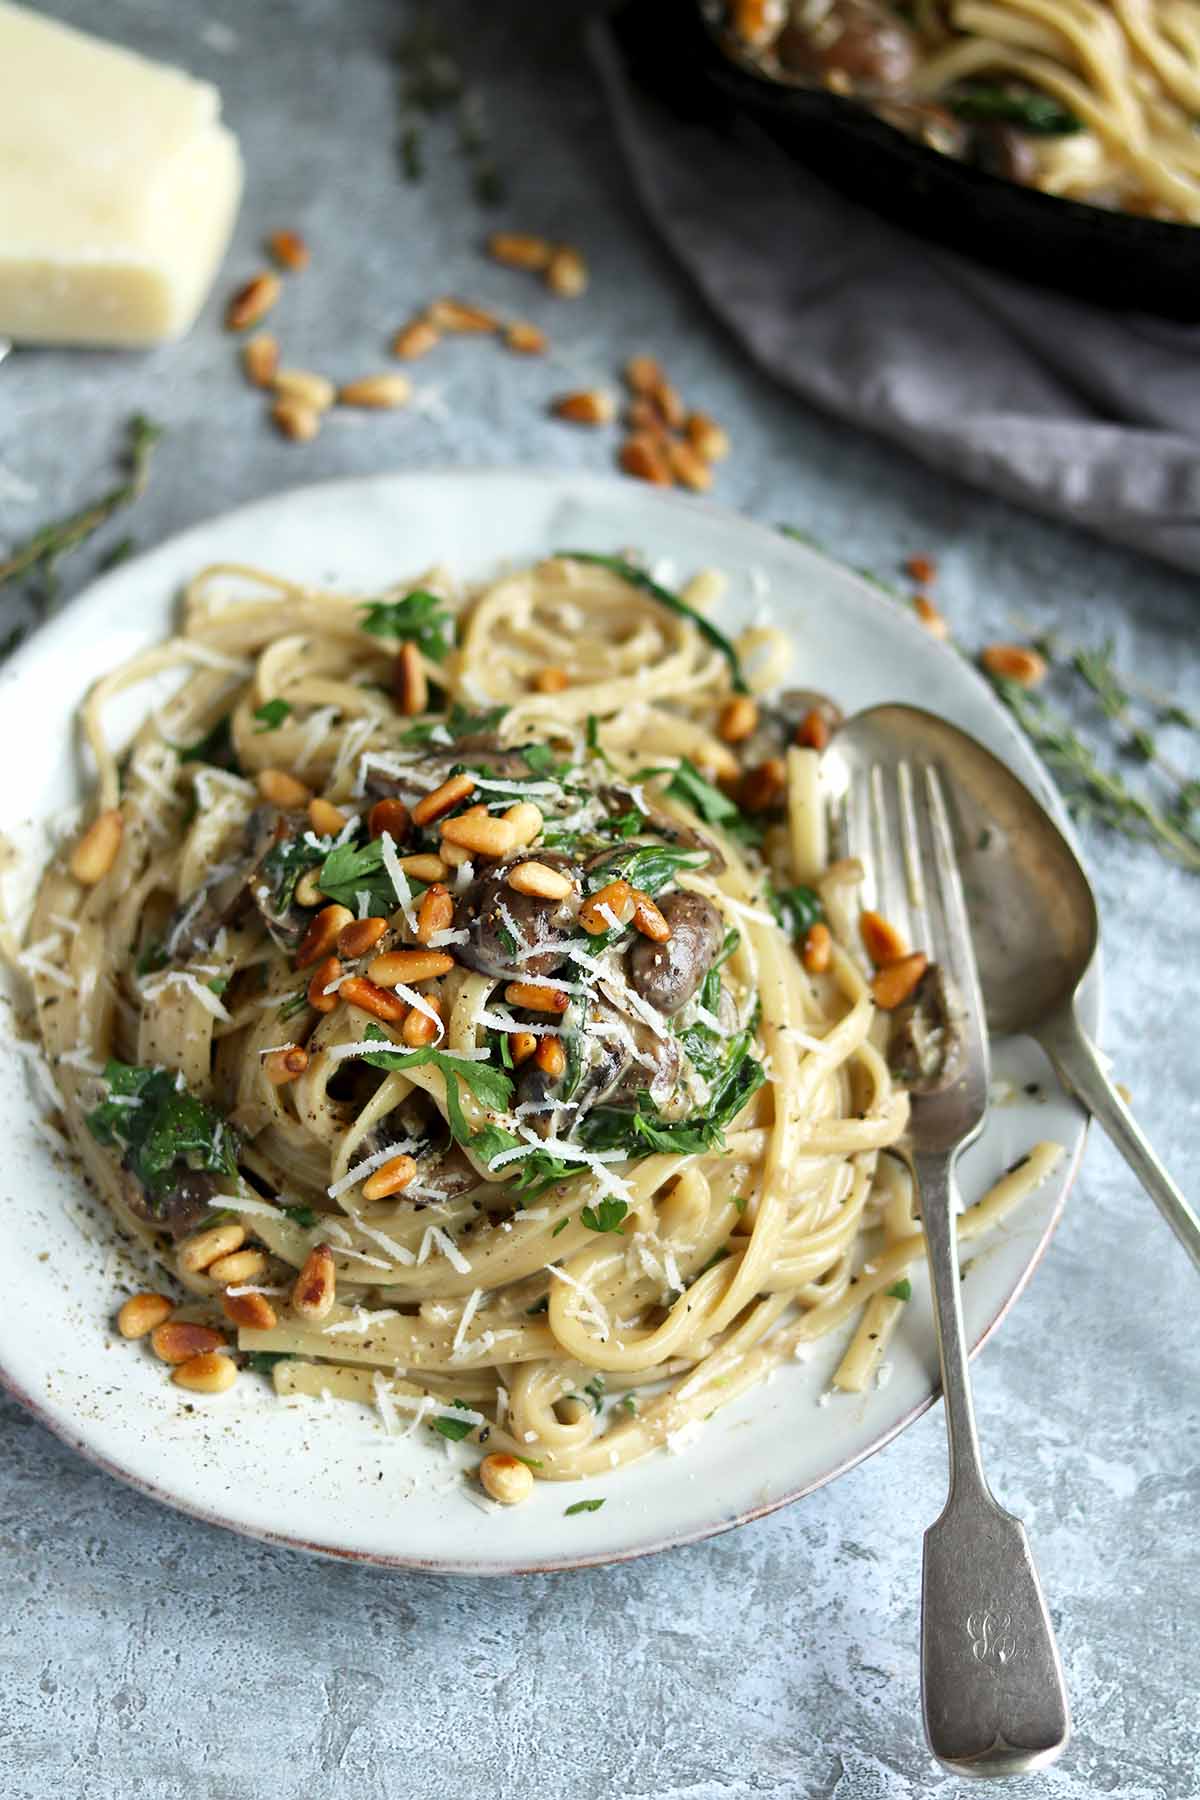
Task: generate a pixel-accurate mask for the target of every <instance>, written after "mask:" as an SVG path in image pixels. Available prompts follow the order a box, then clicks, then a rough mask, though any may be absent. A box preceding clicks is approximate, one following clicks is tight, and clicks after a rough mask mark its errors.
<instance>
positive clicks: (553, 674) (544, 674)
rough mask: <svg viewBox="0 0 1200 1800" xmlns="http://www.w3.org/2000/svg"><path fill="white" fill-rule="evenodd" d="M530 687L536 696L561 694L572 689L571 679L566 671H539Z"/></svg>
mask: <svg viewBox="0 0 1200 1800" xmlns="http://www.w3.org/2000/svg"><path fill="white" fill-rule="evenodd" d="M529 685H530V687H531V688H532V689H533V691H534V693H535V694H561V693H562V691H563V689H564V688H569V687H570V685H571V677H570V676H569V675H568V674H567V671H566V670H565V669H539V670H538V672H537V674H536V675H535V676H534V677H533V680H532V681H531V682H530V684H529Z"/></svg>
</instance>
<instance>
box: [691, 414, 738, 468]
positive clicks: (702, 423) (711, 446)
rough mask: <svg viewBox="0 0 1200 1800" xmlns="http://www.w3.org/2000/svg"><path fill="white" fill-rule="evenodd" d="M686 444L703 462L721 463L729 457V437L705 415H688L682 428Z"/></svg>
mask: <svg viewBox="0 0 1200 1800" xmlns="http://www.w3.org/2000/svg"><path fill="white" fill-rule="evenodd" d="M684 429H685V431H686V432H687V440H688V443H689V444H690V445H691V446H692V449H693V450H694V451H695V452H696V454H697V456H702V457H703V458H704V460H705V462H710V463H714V462H723V461H724V460H725V458H726V457H727V456H728V455H729V435H728V433H727V432H726V431H725V430H724V429H723V428H722V427H721V426H720V425H718V424H717V422H716V420H715V419H710V418H709V416H708V414H707V413H702V412H693V413H689V414H688V416H687V420H686V423H685V426H684Z"/></svg>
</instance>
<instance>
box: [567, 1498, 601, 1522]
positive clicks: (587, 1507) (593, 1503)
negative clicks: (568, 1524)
mask: <svg viewBox="0 0 1200 1800" xmlns="http://www.w3.org/2000/svg"><path fill="white" fill-rule="evenodd" d="M603 1505H604V1502H603V1500H576V1502H575V1504H574V1505H573V1506H566V1507H564V1508H563V1518H564V1519H569V1518H571V1516H572V1515H573V1514H574V1513H585V1512H599V1511H600V1508H601V1507H602V1506H603Z"/></svg>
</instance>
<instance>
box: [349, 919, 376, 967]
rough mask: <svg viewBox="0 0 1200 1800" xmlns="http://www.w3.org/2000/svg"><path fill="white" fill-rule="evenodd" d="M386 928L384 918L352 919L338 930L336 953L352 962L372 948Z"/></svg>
mask: <svg viewBox="0 0 1200 1800" xmlns="http://www.w3.org/2000/svg"><path fill="white" fill-rule="evenodd" d="M386 930H387V920H386V919H354V920H352V921H351V923H350V924H349V925H343V926H342V929H341V930H340V931H339V932H338V940H337V953H338V955H339V956H343V957H345V959H346V961H347V962H353V961H354V960H355V958H356V957H359V956H365V955H366V954H367V951H368V950H373V949H374V948H375V946H376V944H377V943H378V942H379V940H380V938H381V937H382V936H383V934H384V932H385V931H386Z"/></svg>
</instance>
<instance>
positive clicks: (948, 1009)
mask: <svg viewBox="0 0 1200 1800" xmlns="http://www.w3.org/2000/svg"><path fill="white" fill-rule="evenodd" d="M960 1043H961V1039H960V1033H959V1028H958V1023H957V1020H956V1018H955V1013H954V1008H953V1006H952V1005H951V1002H950V996H949V994H948V992H947V990H946V982H945V978H944V977H943V975H942V971H941V969H940V968H939V966H938V964H937V963H931V964H930V966H929V968H928V969H926V971H925V973H924V975H923V976H922V977H921V980H920V982H919V983H918V985H917V987H916V989H915V990H914V992H913V996H912V998H911V999H910V1000H908V1001H907V1002H906V1003H905V1004H904V1005H903V1006H899V1007H897V1008H896V1010H895V1012H894V1013H893V1014H892V1029H891V1036H890V1038H889V1040H888V1067H889V1068H890V1069H891V1071H892V1074H893V1075H894V1076H895V1077H896V1080H897V1081H899V1082H902V1083H903V1085H904V1086H905V1087H906V1088H909V1089H911V1090H912V1092H914V1093H919V1094H932V1093H936V1092H937V1090H938V1089H939V1088H943V1087H945V1086H946V1084H947V1082H949V1081H950V1080H951V1079H952V1078H953V1076H954V1073H955V1068H956V1066H957V1063H958V1053H959V1048H960Z"/></svg>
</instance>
